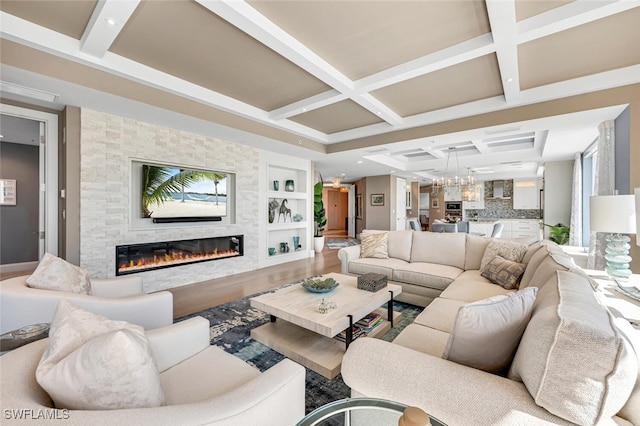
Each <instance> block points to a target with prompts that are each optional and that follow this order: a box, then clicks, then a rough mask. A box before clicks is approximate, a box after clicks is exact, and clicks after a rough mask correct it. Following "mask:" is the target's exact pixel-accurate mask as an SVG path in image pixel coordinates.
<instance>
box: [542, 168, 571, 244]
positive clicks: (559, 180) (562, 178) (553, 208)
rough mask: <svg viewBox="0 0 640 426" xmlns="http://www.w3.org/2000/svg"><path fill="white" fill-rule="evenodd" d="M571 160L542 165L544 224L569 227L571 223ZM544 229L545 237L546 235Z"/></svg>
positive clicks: (546, 229)
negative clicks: (559, 224)
mask: <svg viewBox="0 0 640 426" xmlns="http://www.w3.org/2000/svg"><path fill="white" fill-rule="evenodd" d="M572 182H573V160H570V161H554V162H549V163H546V164H545V165H544V223H546V224H548V225H557V224H558V223H562V224H563V225H565V226H569V225H570V222H571V186H572ZM548 232H549V230H548V228H546V227H545V235H548Z"/></svg>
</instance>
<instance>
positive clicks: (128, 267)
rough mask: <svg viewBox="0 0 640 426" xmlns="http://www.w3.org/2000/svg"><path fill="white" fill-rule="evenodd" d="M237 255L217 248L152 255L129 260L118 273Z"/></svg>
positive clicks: (120, 267) (121, 265) (229, 250)
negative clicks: (196, 251)
mask: <svg viewBox="0 0 640 426" xmlns="http://www.w3.org/2000/svg"><path fill="white" fill-rule="evenodd" d="M239 254H240V253H239V252H238V251H237V250H234V249H227V250H219V249H218V248H215V249H214V250H213V251H210V252H206V253H193V252H187V251H179V250H176V251H171V252H168V253H164V254H162V255H154V256H153V258H141V259H138V260H137V261H135V262H134V261H133V260H130V261H129V262H126V263H122V264H120V265H118V271H132V270H140V269H150V268H155V267H158V266H170V265H171V266H173V265H179V264H181V263H193V262H197V261H201V260H211V259H219V258H221V257H231V256H237V255H239Z"/></svg>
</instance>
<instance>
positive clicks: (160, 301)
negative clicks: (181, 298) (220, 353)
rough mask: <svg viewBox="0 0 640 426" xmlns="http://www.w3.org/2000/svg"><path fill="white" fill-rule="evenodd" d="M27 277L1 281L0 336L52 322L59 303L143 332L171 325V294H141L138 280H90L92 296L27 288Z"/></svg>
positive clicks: (133, 278)
mask: <svg viewBox="0 0 640 426" xmlns="http://www.w3.org/2000/svg"><path fill="white" fill-rule="evenodd" d="M27 278H29V276H28V275H25V276H21V277H15V278H10V279H7V280H4V281H0V334H4V333H7V332H9V331H12V330H16V329H18V328H21V327H24V326H26V325H30V324H38V323H43V322H51V319H52V318H53V314H54V313H55V311H56V307H57V306H58V302H59V301H60V300H61V299H67V300H69V301H70V302H71V303H73V304H74V305H77V306H79V307H81V308H84V309H87V310H89V311H92V312H95V313H97V314H101V315H104V316H106V317H108V318H111V319H114V320H122V321H127V322H131V323H134V324H138V325H141V326H142V327H144V328H145V329H147V330H148V329H152V328H158V327H164V326H165V325H169V324H171V323H172V322H173V294H172V293H170V292H168V291H160V292H157V293H150V294H147V293H144V292H143V291H142V279H141V278H140V277H136V276H131V277H118V278H109V279H97V278H94V279H92V280H91V291H92V295H90V296H88V295H84V294H77V293H66V292H61V291H53V290H41V289H37V288H31V287H28V286H27V283H26V281H27Z"/></svg>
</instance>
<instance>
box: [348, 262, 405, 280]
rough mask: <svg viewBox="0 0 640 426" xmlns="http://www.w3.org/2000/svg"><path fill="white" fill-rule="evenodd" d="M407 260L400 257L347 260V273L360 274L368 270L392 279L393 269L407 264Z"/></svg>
mask: <svg viewBox="0 0 640 426" xmlns="http://www.w3.org/2000/svg"><path fill="white" fill-rule="evenodd" d="M407 264H408V262H405V261H404V260H400V259H394V258H389V259H375V258H371V257H368V258H359V259H353V260H352V261H351V262H349V273H350V274H355V275H362V274H366V273H368V272H374V273H376V274H383V275H386V276H387V278H388V279H390V280H391V279H393V270H394V269H395V268H400V267H402V266H404V265H407Z"/></svg>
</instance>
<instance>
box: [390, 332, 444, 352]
mask: <svg viewBox="0 0 640 426" xmlns="http://www.w3.org/2000/svg"><path fill="white" fill-rule="evenodd" d="M447 339H449V333H446V332H444V331H440V330H436V329H435V328H429V327H425V326H423V325H418V324H409V325H408V326H406V327H405V328H404V330H402V332H400V334H398V336H397V337H396V338H395V339H393V343H394V344H396V345H400V346H404V347H405V348H409V349H413V350H416V351H418V352H422V353H425V354H429V355H433V356H436V357H440V356H442V352H443V351H444V347H445V346H446V344H447Z"/></svg>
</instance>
